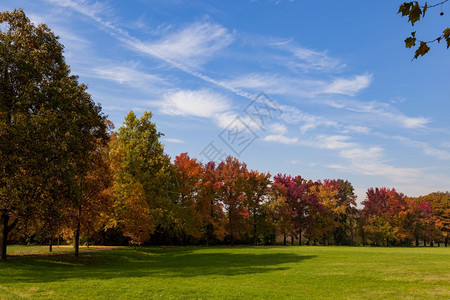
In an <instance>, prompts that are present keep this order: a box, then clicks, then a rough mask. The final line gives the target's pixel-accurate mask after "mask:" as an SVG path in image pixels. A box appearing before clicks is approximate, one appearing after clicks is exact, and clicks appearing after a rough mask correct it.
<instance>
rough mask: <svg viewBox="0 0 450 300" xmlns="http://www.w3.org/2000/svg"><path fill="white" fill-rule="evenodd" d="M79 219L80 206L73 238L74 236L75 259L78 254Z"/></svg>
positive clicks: (79, 206)
mask: <svg viewBox="0 0 450 300" xmlns="http://www.w3.org/2000/svg"><path fill="white" fill-rule="evenodd" d="M80 218H81V205H78V218H77V227H76V228H75V236H74V247H75V257H77V258H78V256H79V253H80V230H81V220H80Z"/></svg>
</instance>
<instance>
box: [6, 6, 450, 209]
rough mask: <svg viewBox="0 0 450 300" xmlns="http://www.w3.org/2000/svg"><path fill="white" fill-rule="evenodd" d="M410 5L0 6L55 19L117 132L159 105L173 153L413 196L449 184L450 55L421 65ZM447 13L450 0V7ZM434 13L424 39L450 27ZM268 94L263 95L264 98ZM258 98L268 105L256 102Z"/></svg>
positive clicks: (439, 49) (437, 49) (434, 55)
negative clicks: (409, 42) (408, 42)
mask: <svg viewBox="0 0 450 300" xmlns="http://www.w3.org/2000/svg"><path fill="white" fill-rule="evenodd" d="M401 2H402V1H387V0H385V1H377V2H376V4H375V3H374V2H373V1H360V0H353V1H349V0H344V1H335V0H324V1H300V0H294V1H282V0H280V1H268V0H260V1H256V0H240V1H237V0H236V1H196V0H192V1H178V0H165V1H152V0H147V1H145V0H128V1H118V0H115V1H114V0H109V1H103V0H100V1H90V0H41V1H39V0H14V1H1V2H0V9H1V10H11V9H13V8H23V9H24V11H25V13H26V14H27V15H28V17H29V18H30V19H31V20H32V22H34V23H46V24H47V25H48V26H49V27H50V28H51V29H52V30H53V31H54V32H55V33H56V34H57V35H59V36H60V38H61V39H60V40H61V42H62V43H63V44H64V45H65V56H66V60H67V62H68V64H70V65H71V68H72V72H73V73H74V74H77V75H79V76H80V82H83V83H86V84H88V86H89V92H90V93H91V95H92V97H93V99H94V100H95V101H96V102H100V103H101V104H102V106H103V110H104V112H105V114H107V115H108V116H109V118H110V119H111V120H112V121H113V122H114V124H115V125H116V128H118V127H119V126H120V125H121V123H122V121H123V118H124V116H125V115H126V114H127V113H128V112H129V110H130V109H132V110H134V111H135V112H136V113H137V114H138V115H140V114H142V112H143V111H145V110H150V111H152V112H153V121H154V122H156V124H157V126H158V129H159V130H160V131H161V132H163V133H164V134H165V137H164V138H163V139H162V141H163V143H164V144H165V149H166V152H167V153H168V154H169V155H170V156H171V157H172V158H174V157H175V156H176V155H178V154H179V153H181V152H188V153H189V155H190V156H191V157H196V158H198V159H199V160H202V161H205V160H207V159H208V157H215V159H220V157H222V156H223V155H227V154H230V155H234V156H236V157H238V158H239V159H240V160H241V161H244V162H246V163H247V165H248V167H249V168H251V169H257V170H260V171H270V173H271V174H272V175H275V174H277V173H289V174H292V175H301V176H303V177H305V178H307V179H313V180H317V179H324V178H342V179H347V180H349V181H350V182H352V184H353V186H354V187H355V189H356V192H357V194H358V196H359V199H358V200H359V201H362V200H363V198H364V194H365V191H366V190H367V188H369V187H382V186H385V187H395V188H396V189H397V190H398V191H400V192H403V193H405V194H407V195H410V196H418V195H421V194H426V193H429V192H433V191H437V190H441V191H446V190H448V189H449V183H450V165H449V161H450V139H449V137H450V122H449V118H448V115H449V111H450V99H449V93H448V88H449V87H450V73H449V70H450V60H449V57H450V50H446V49H445V46H444V45H443V44H442V45H433V46H432V49H431V51H430V53H429V54H428V55H426V56H425V57H423V58H420V59H418V60H414V61H411V58H412V57H413V54H414V53H413V51H412V50H408V49H405V48H404V43H403V40H404V39H405V38H406V37H407V36H408V34H409V33H410V32H411V31H412V28H411V26H410V25H409V24H407V22H406V19H404V18H403V19H402V18H401V17H400V16H399V15H397V14H396V12H397V10H398V6H399V4H400V3H401ZM443 8H444V11H445V10H446V9H448V8H449V5H447V6H444V7H443ZM439 12H440V9H438V10H435V11H431V10H430V11H429V12H428V14H427V17H426V18H425V19H424V22H420V24H419V23H417V25H416V26H415V28H414V30H417V35H418V38H419V39H424V40H428V39H432V38H434V37H436V36H437V35H438V34H439V32H441V31H442V29H443V28H445V27H447V26H448V19H449V18H448V15H450V11H449V12H448V13H447V14H446V15H444V16H443V17H440V16H439ZM261 93H263V94H261ZM255 99H256V102H255Z"/></svg>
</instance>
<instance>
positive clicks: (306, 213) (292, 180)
mask: <svg viewBox="0 0 450 300" xmlns="http://www.w3.org/2000/svg"><path fill="white" fill-rule="evenodd" d="M313 185H314V183H313V182H312V181H308V180H306V179H304V178H302V177H301V176H296V177H292V176H290V175H286V174H284V175H282V174H278V175H276V176H275V177H274V186H275V188H277V189H279V190H280V191H282V193H283V194H282V195H283V196H284V199H285V201H286V203H287V205H288V207H289V211H290V212H289V214H290V217H291V223H292V228H293V231H292V232H290V235H291V244H293V243H294V239H295V238H298V239H299V244H300V245H301V240H302V231H303V230H304V229H306V228H307V226H309V225H311V223H312V222H313V217H312V214H311V211H312V210H315V209H317V205H318V203H317V199H316V195H315V193H314V192H311V187H312V186H313Z"/></svg>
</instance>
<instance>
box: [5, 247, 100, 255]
mask: <svg viewBox="0 0 450 300" xmlns="http://www.w3.org/2000/svg"><path fill="white" fill-rule="evenodd" d="M98 248H100V247H98V246H90V247H89V248H88V247H86V246H81V247H80V251H85V250H95V249H98ZM7 252H8V255H9V256H13V257H15V256H29V255H54V254H60V253H71V252H74V248H73V246H70V245H61V246H53V249H52V252H49V247H48V246H25V245H11V246H8V251H7Z"/></svg>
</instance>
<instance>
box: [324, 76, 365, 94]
mask: <svg viewBox="0 0 450 300" xmlns="http://www.w3.org/2000/svg"><path fill="white" fill-rule="evenodd" d="M371 82H372V75H370V74H365V75H356V76H354V77H352V78H337V79H335V80H334V81H333V82H331V83H330V84H329V85H328V86H327V87H325V89H324V90H323V93H327V94H343V95H349V96H354V95H356V94H357V93H358V92H359V91H361V90H363V89H365V88H367V87H368V86H369V85H370V83H371Z"/></svg>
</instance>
